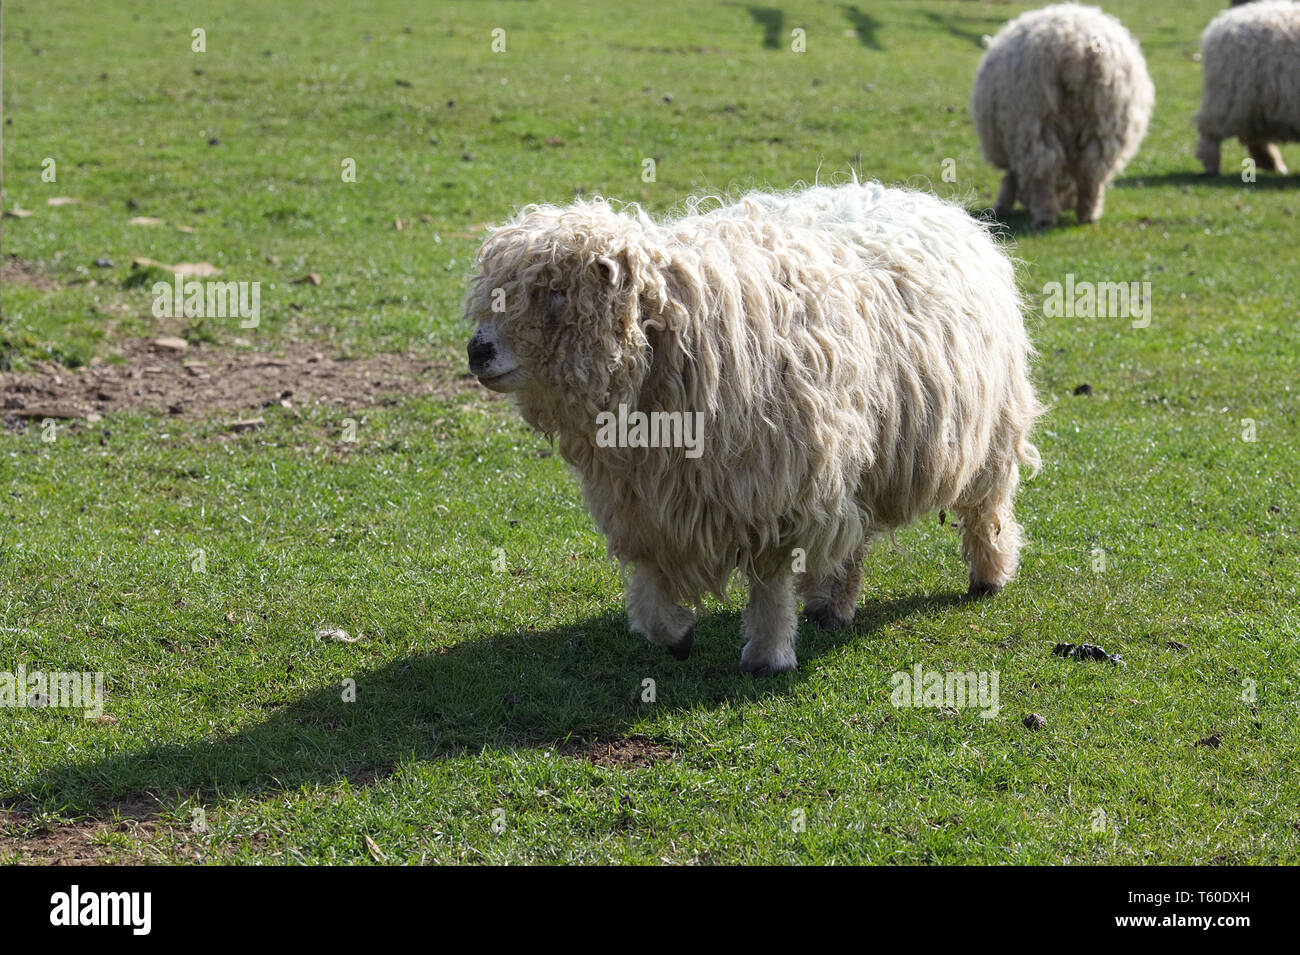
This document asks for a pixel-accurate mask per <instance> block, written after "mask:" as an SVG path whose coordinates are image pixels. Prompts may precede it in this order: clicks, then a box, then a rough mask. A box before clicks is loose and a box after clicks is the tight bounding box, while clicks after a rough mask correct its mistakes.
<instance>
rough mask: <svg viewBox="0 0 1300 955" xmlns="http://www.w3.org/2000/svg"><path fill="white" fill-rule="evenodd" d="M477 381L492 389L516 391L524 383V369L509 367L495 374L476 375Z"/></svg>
mask: <svg viewBox="0 0 1300 955" xmlns="http://www.w3.org/2000/svg"><path fill="white" fill-rule="evenodd" d="M475 377H477V378H478V383H479V384H480V385H482V386H483V387H484V388H488V389H490V390H492V391H500V392H510V391H518V390H519V388H520V387H522V385H523V383H524V377H525V376H524V370H523V369H522V368H517V367H516V368H511V369H509V370H508V371H503V372H501V373H500V374H497V375H477V376H475Z"/></svg>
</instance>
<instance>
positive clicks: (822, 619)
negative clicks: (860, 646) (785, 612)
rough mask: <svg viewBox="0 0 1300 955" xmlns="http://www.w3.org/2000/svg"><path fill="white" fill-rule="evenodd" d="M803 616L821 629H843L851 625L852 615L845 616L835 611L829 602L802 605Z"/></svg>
mask: <svg viewBox="0 0 1300 955" xmlns="http://www.w3.org/2000/svg"><path fill="white" fill-rule="evenodd" d="M803 617H804V619H805V620H807V621H808V622H809V623H811V624H812V625H813V626H814V627H817V628H819V629H821V630H843V629H844V628H845V627H851V626H853V615H852V614H850V615H849V616H847V617H845V616H843V615H841V614H838V613H836V612H835V608H833V607H831V606H830V605H829V604H826V605H820V606H818V605H813V606H810V607H804V610H803Z"/></svg>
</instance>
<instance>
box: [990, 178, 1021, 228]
mask: <svg viewBox="0 0 1300 955" xmlns="http://www.w3.org/2000/svg"><path fill="white" fill-rule="evenodd" d="M1016 188H1017V187H1016V174H1015V173H1014V172H1008V173H1007V174H1006V175H1005V176H1003V177H1002V185H1001V186H999V187H998V198H997V201H995V202H994V203H993V215H994V216H996V217H997V218H999V219H1005V218H1006V217H1007V216H1009V215H1011V212H1012V210H1013V209H1015V207H1016Z"/></svg>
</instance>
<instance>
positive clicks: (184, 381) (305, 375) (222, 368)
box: [0, 341, 478, 430]
mask: <svg viewBox="0 0 1300 955" xmlns="http://www.w3.org/2000/svg"><path fill="white" fill-rule="evenodd" d="M322 347H323V346H322V345H320V344H319V343H311V342H308V343H300V344H295V345H290V346H288V347H286V348H284V349H282V350H281V351H280V352H279V353H278V354H275V355H272V354H269V353H265V352H254V351H242V350H231V349H229V348H221V347H218V346H210V345H191V346H189V347H188V348H186V349H185V350H184V351H180V352H172V351H166V350H162V349H159V348H156V347H154V346H153V345H152V344H151V343H150V342H149V341H131V342H126V343H124V344H123V346H122V347H121V353H122V357H123V358H124V360H123V361H121V362H92V363H91V364H90V365H88V366H86V367H83V368H78V369H68V368H64V367H62V366H60V365H54V364H46V365H40V366H38V367H37V368H36V369H35V370H34V371H30V372H22V373H19V372H0V409H3V410H2V411H0V413H2V414H3V415H4V420H5V428H6V430H15V429H18V428H21V427H22V426H23V424H22V422H23V420H24V419H28V420H30V419H36V420H40V419H43V418H64V419H76V418H86V417H88V416H91V415H99V416H103V415H107V414H111V413H113V412H115V411H121V410H126V409H136V410H145V411H153V412H157V413H160V414H169V415H186V416H191V415H193V416H213V415H227V416H234V417H241V418H247V417H250V416H251V415H252V414H254V413H255V412H256V411H257V410H258V409H261V408H266V407H268V406H271V405H281V404H283V405H285V406H286V407H300V406H302V405H306V404H313V403H324V404H331V405H337V406H341V407H343V408H349V409H350V408H364V407H369V406H372V405H376V404H381V403H387V404H392V403H393V401H394V400H395V399H398V398H403V397H412V396H417V395H434V396H439V397H447V396H450V395H455V394H459V393H462V392H465V391H471V390H475V389H477V387H478V386H477V384H476V383H475V382H474V380H473V379H472V378H471V377H470V376H469V375H468V373H467V372H465V371H462V370H459V369H454V368H453V366H452V364H451V361H450V359H446V360H442V359H439V360H433V359H429V358H424V357H420V356H416V355H410V354H396V355H393V354H390V355H376V356H373V357H370V358H355V359H348V358H337V357H329V356H328V355H327V354H326V352H324V351H323V350H322ZM91 420H96V419H95V418H91Z"/></svg>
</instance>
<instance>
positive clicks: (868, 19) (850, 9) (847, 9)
mask: <svg viewBox="0 0 1300 955" xmlns="http://www.w3.org/2000/svg"><path fill="white" fill-rule="evenodd" d="M840 10H841V11H842V12H843V13H844V16H845V18H846V19H847V20H848V21H849V23H850V24H852V26H853V29H854V30H855V31H856V32H857V34H858V42H859V43H861V44H862V45H863V46H865V47H866V48H867V49H868V50H883V49H884V47H883V46H881V45H880V41H879V40H877V39H876V31H877V30H879V29H880V21H879V20H877V19H876V18H875V17H873V16H871V14H869V13H866V12H865V11H863V10H859V9H858V8H857V7H856V6H850V5H848V4H844V5H843V6H841V7H840Z"/></svg>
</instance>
